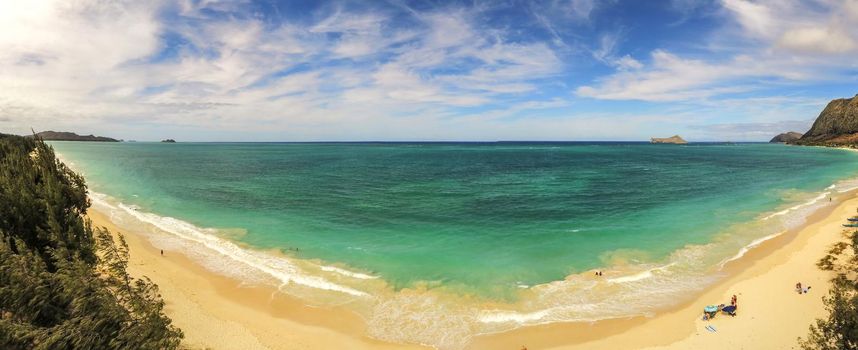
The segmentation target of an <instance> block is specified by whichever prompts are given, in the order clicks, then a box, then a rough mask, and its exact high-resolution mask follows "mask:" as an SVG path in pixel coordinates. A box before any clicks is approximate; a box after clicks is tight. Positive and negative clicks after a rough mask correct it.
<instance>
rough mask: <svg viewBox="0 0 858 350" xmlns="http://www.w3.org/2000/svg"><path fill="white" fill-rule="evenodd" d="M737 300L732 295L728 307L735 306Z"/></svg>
mask: <svg viewBox="0 0 858 350" xmlns="http://www.w3.org/2000/svg"><path fill="white" fill-rule="evenodd" d="M738 300H739V299H738V298H736V295H735V294H733V297H732V298H730V305H733V306H736V303H737V302H738Z"/></svg>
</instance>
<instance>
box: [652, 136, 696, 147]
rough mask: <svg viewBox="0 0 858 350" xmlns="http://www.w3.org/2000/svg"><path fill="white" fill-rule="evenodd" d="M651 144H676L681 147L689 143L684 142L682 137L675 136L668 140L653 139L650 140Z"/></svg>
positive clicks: (667, 138)
mask: <svg viewBox="0 0 858 350" xmlns="http://www.w3.org/2000/svg"><path fill="white" fill-rule="evenodd" d="M649 142H650V143H674V144H679V145H682V144H686V143H688V141H685V140H683V139H682V137H680V136H679V135H673V136H671V137H666V138H658V137H653V138H651V139H650V140H649Z"/></svg>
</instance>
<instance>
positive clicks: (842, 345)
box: [799, 232, 858, 350]
mask: <svg viewBox="0 0 858 350" xmlns="http://www.w3.org/2000/svg"><path fill="white" fill-rule="evenodd" d="M847 238H848V240H847V242H839V243H837V244H835V245H834V246H833V247H832V248H831V250H830V251H829V254H828V255H826V256H825V257H823V258H822V259H821V260H820V261H819V263H817V266H819V267H820V268H822V269H824V270H829V271H834V272H835V273H836V277H834V279H832V280H831V290H830V291H829V292H828V296H826V297H825V298H823V301H824V303H825V308H826V310H827V311H828V317H827V318H824V319H817V320H816V323H815V324H813V325H811V326H810V333H809V334H808V336H807V339H800V340H799V345H801V347H802V348H803V349H806V350H851V349H858V233H856V232H851V233H847Z"/></svg>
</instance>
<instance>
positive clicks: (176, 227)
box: [90, 193, 372, 297]
mask: <svg viewBox="0 0 858 350" xmlns="http://www.w3.org/2000/svg"><path fill="white" fill-rule="evenodd" d="M90 198H91V199H92V202H93V205H94V206H95V207H96V208H98V209H102V210H104V209H107V210H106V211H107V212H109V213H110V215H111V216H112V217H115V216H116V215H117V214H119V213H117V210H121V212H122V213H123V214H125V215H129V216H131V217H133V218H134V219H136V220H137V221H139V222H142V223H146V224H149V225H152V226H154V227H156V228H158V229H159V230H160V231H161V232H164V233H167V234H170V235H173V236H175V237H177V238H180V239H182V240H184V241H185V242H189V243H192V247H189V249H187V250H194V251H195V253H194V254H189V255H191V256H193V255H199V254H200V251H199V249H200V248H204V249H207V250H208V251H209V252H210V253H215V254H217V255H219V257H221V258H227V259H229V260H230V261H231V262H233V263H235V262H237V263H239V264H242V265H243V266H246V267H249V268H251V269H254V270H256V271H258V272H261V273H264V274H265V275H268V276H270V277H273V278H275V279H276V280H277V281H278V282H279V286H280V287H282V286H284V285H288V284H290V283H296V284H299V285H303V286H306V287H311V288H315V289H321V290H328V291H335V292H340V293H345V294H349V295H352V296H357V297H366V296H369V294H368V293H366V292H364V291H360V290H357V289H354V288H350V287H346V286H342V285H339V284H336V283H333V282H330V281H328V280H326V279H324V278H321V277H318V276H312V275H308V274H307V273H305V272H304V271H302V269H301V268H299V267H298V266H296V265H295V264H293V263H292V262H291V261H290V260H289V259H287V258H285V257H278V256H273V255H271V254H266V253H264V252H259V251H253V250H250V249H244V248H242V247H239V246H238V245H236V244H235V243H233V242H231V241H228V240H225V239H221V238H219V237H217V236H215V233H216V231H215V230H213V229H204V228H199V227H196V226H194V225H192V224H190V223H188V222H185V221H182V220H179V219H175V218H171V217H164V216H158V215H156V214H152V213H147V212H143V211H141V210H139V208H138V207H136V206H132V205H126V204H123V203H119V204H117V205H113V204H111V203H110V202H109V201H108V199H107V196H106V195H103V194H99V193H91V194H90ZM209 265H211V264H209ZM222 265H224V266H221V267H222V269H224V270H225V269H229V267H228V266H225V265H228V264H222ZM326 268H327V270H330V271H334V272H337V273H339V274H342V275H346V276H349V277H354V278H360V279H366V278H372V276H368V275H365V274H361V273H354V272H350V271H347V270H344V269H339V268H334V267H322V269H323V270H325V269H326Z"/></svg>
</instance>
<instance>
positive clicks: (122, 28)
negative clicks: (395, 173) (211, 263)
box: [0, 0, 858, 141]
mask: <svg viewBox="0 0 858 350" xmlns="http://www.w3.org/2000/svg"><path fill="white" fill-rule="evenodd" d="M855 94H858V0H807V1H798V0H774V1H749V0H713V1H705V0H701V1H694V0H662V1H659V0H651V1H650V0H647V1H639V0H628V1H623V0H606V1H596V0H546V1H538V0H532V1H502V0H495V1H476V0H474V1H440V0H437V1H432V0H423V1H405V0H389V1H382V0H376V1H276V0H261V1H260V0H248V1H243V0H234V1H217V0H175V1H174V0H152V1H113V0H66V1H43V0H28V1H18V0H0V132H6V133H16V134H27V133H30V132H31V130H35V131H43V130H55V131H74V132H77V133H80V134H90V133H93V134H96V135H104V136H110V137H115V138H121V139H125V140H141V141H143V140H160V139H166V138H173V139H176V140H178V141H407V140H421V141H445V140H446V141H496V140H557V141H562V140H581V141H588V140H648V139H649V138H650V137H666V136H671V135H674V134H680V135H682V136H683V137H685V138H686V139H688V140H691V141H766V140H768V139H770V138H771V137H773V136H774V135H776V134H778V133H780V132H784V131H798V132H804V131H806V130H807V129H808V128H809V127H810V125H811V124H812V122H813V120H814V119H815V118H816V116H817V115H818V114H819V112H820V111H821V110H822V108H824V107H825V105H826V103H827V102H828V101H829V100H831V99H834V98H844V97H852V96H854V95H855Z"/></svg>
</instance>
